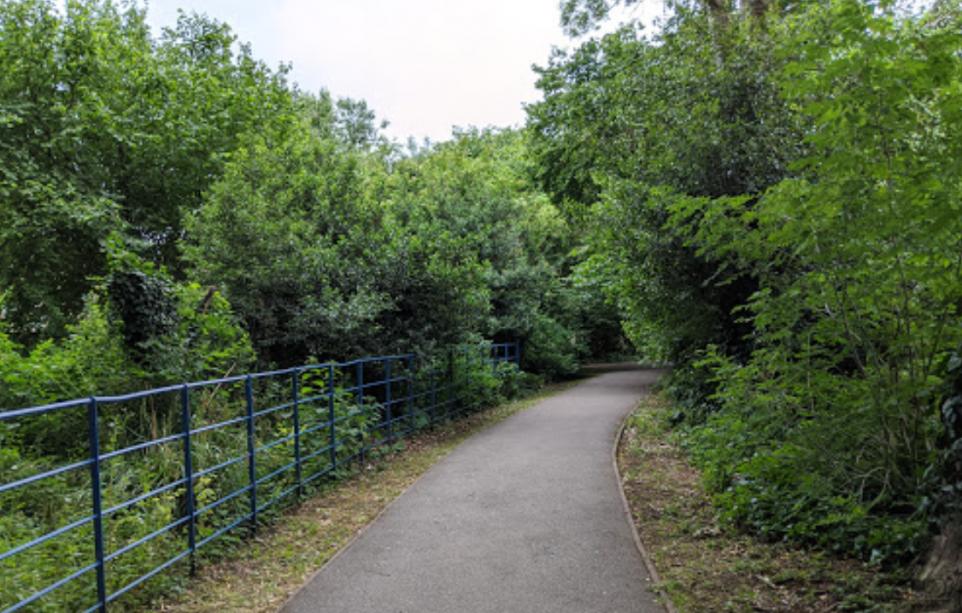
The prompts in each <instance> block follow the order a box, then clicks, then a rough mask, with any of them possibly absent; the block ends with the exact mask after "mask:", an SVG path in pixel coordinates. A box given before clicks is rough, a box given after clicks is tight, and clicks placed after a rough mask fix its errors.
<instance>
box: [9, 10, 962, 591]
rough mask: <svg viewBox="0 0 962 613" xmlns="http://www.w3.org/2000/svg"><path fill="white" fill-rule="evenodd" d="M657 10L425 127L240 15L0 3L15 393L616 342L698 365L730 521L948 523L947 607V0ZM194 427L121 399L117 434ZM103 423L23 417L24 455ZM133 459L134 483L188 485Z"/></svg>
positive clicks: (902, 529) (813, 542) (674, 386)
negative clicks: (518, 115) (242, 27)
mask: <svg viewBox="0 0 962 613" xmlns="http://www.w3.org/2000/svg"><path fill="white" fill-rule="evenodd" d="M635 2H636V0H621V1H619V0H610V1H607V0H565V1H564V2H562V21H563V23H564V24H565V25H566V27H567V28H568V30H569V31H570V33H571V34H572V35H577V36H580V38H577V39H574V40H575V42H576V45H575V47H574V48H573V49H572V50H570V51H561V50H558V51H555V52H553V54H552V56H551V59H550V61H549V63H548V64H547V65H546V66H544V67H542V68H539V69H537V73H538V86H539V87H540V89H541V91H542V92H543V94H544V99H543V100H542V101H540V102H537V103H535V104H532V105H530V106H529V107H528V109H527V111H528V126H527V127H526V129H525V130H508V129H506V130H499V129H485V130H478V129H473V128H472V129H464V130H459V131H456V132H455V133H454V134H453V135H452V138H451V139H450V140H449V141H447V142H444V143H440V144H434V145H428V146H425V147H423V148H417V147H412V148H409V149H407V150H405V149H404V148H402V147H400V146H398V145H397V144H395V143H393V142H391V141H390V140H389V139H387V138H386V137H384V135H383V134H382V132H381V130H380V127H379V125H380V124H378V122H377V118H376V115H375V114H374V112H373V111H372V110H371V109H370V108H368V107H367V105H366V103H364V102H363V101H357V100H349V99H343V100H337V99H335V98H334V97H332V96H331V95H330V94H329V93H327V92H325V91H321V92H318V93H309V92H304V91H300V90H298V89H297V88H296V87H294V86H293V85H291V84H290V83H288V81H287V72H288V69H287V67H285V66H280V67H278V68H277V69H272V68H269V67H267V66H265V65H264V64H263V63H261V62H259V61H257V60H256V59H255V56H254V54H253V52H252V50H251V49H250V48H249V47H247V46H245V45H243V44H239V43H238V41H236V39H235V37H234V35H233V34H232V33H231V31H230V29H229V27H228V26H226V25H225V24H221V23H217V22H214V21H212V20H210V19H207V18H205V17H201V16H197V15H187V14H185V15H182V16H181V18H180V19H179V21H178V23H177V25H176V26H174V27H172V28H170V29H167V30H165V31H164V32H162V33H159V35H157V36H155V35H154V34H152V33H151V32H150V31H149V29H148V28H147V27H146V25H145V23H144V15H143V11H142V9H140V8H138V7H137V6H135V5H128V4H126V3H122V4H117V3H113V2H110V1H109V0H68V2H67V3H66V8H65V10H64V11H63V12H62V13H60V12H58V11H57V10H56V9H55V5H56V4H57V3H55V2H53V0H7V1H0V65H2V66H3V67H4V69H3V71H2V72H0V218H2V219H3V220H4V223H3V224H0V258H2V267H0V381H3V384H2V387H0V407H2V408H4V409H9V408H13V407H18V406H26V405H31V404H38V403H43V402H48V401H53V400H58V399H64V398H69V397H83V396H86V395H89V394H91V393H94V392H95V391H96V392H98V393H112V392H122V391H130V390H137V389H147V388H150V387H154V386H157V385H162V384H167V383H177V382H181V381H184V380H187V379H201V378H209V377H216V376H222V375H227V374H235V373H239V372H243V371H245V370H249V369H252V368H255V367H261V368H269V367H274V366H279V367H283V366H288V365H294V364H302V363H305V362H308V361H310V360H312V359H321V360H323V359H328V358H333V359H341V358H348V357H355V356H358V355H363V354H385V353H396V352H414V353H417V354H419V355H421V356H423V357H424V359H425V360H426V361H427V362H429V363H430V362H431V361H432V360H437V359H438V358H439V357H441V356H443V352H444V349H445V348H446V347H449V346H452V345H456V344H459V343H478V342H480V341H482V340H483V339H487V340H495V341H502V340H520V341H521V342H522V344H523V348H524V350H523V358H524V360H523V366H524V368H525V369H526V370H528V371H531V372H534V373H537V374H538V375H539V376H543V377H563V376H566V375H569V374H571V373H572V372H574V370H575V369H576V368H577V365H578V361H579V360H580V359H584V358H586V357H589V356H593V357H599V356H604V355H611V354H623V353H625V352H626V351H628V346H627V345H626V341H625V339H626V338H627V339H630V341H631V344H632V346H633V347H634V348H635V349H636V350H637V351H639V352H640V353H641V354H642V355H643V356H644V358H645V359H648V360H664V361H669V362H671V363H672V364H673V365H674V370H673V373H672V375H671V380H670V382H669V390H670V392H671V393H672V395H673V397H674V399H675V401H676V402H677V403H678V406H679V407H680V409H679V411H678V413H677V415H676V416H675V420H674V421H675V424H676V426H677V427H678V428H679V431H680V432H683V433H684V435H685V441H686V443H685V444H686V446H687V448H688V450H689V452H690V454H691V457H692V458H693V460H694V461H695V462H696V463H697V465H698V466H699V467H700V468H701V469H702V470H703V471H704V473H705V475H706V479H707V486H708V489H709V492H710V493H711V494H712V496H713V500H714V502H715V504H717V505H718V508H719V509H720V510H721V514H722V517H723V518H724V519H725V520H726V521H727V522H729V523H730V524H731V525H734V526H738V527H741V528H744V529H746V530H750V531H752V532H754V533H757V534H761V535H763V536H765V537H766V538H770V539H772V540H784V541H787V542H793V543H797V544H805V545H809V546H814V547H818V548H821V549H827V550H831V551H832V552H834V553H837V554H841V555H847V556H854V557H856V558H858V559H861V560H863V561H864V562H865V563H867V564H872V565H878V566H882V567H897V566H904V565H906V564H909V563H911V562H913V561H918V560H921V559H923V558H924V556H925V555H927V554H926V552H927V551H928V550H929V544H930V542H931V537H932V536H934V535H936V534H940V533H941V539H940V540H939V541H937V542H938V543H939V546H938V547H937V548H936V549H935V554H934V555H933V557H932V559H931V560H930V564H929V567H928V570H927V571H926V578H927V580H929V581H930V583H931V584H932V585H942V586H947V587H946V590H947V591H948V592H952V591H953V590H954V591H955V593H956V597H957V598H958V597H959V596H958V594H960V593H962V587H960V586H962V577H960V576H959V574H958V570H957V567H958V565H957V564H951V563H945V561H946V560H953V559H958V558H959V552H960V551H962V542H960V534H962V533H959V531H957V530H956V531H953V530H951V529H950V528H951V527H952V526H953V525H957V523H958V521H959V513H960V503H959V500H960V492H962V478H960V474H962V470H960V456H962V440H960V433H962V428H960V426H959V424H960V419H962V417H960V415H962V408H960V407H962V403H960V400H959V398H960V397H962V391H960V387H959V385H960V384H959V380H960V373H962V366H960V364H962V357H960V356H962V315H960V309H962V215H960V207H962V204H960V202H962V199H960V196H962V181H960V177H962V172H960V171H962V149H960V147H962V144H960V143H962V141H960V139H959V138H957V135H958V134H959V133H962V112H960V109H962V82H960V75H962V55H960V50H962V14H960V12H959V9H958V5H957V3H954V2H951V1H946V0H935V1H934V2H930V3H923V5H922V6H921V7H915V6H914V5H912V4H911V3H906V4H902V3H900V2H899V1H898V0H883V1H881V2H869V1H867V0H806V1H805V2H771V1H769V0H744V1H742V2H737V3H736V2H734V1H733V0H732V1H729V0H673V1H671V2H669V3H668V11H667V13H666V15H667V16H666V17H665V19H664V21H663V23H660V24H659V25H658V26H656V27H654V28H652V29H651V30H650V31H651V33H650V34H648V33H646V32H645V31H643V30H642V28H641V27H640V25H639V24H637V23H632V22H629V23H626V24H624V25H623V26H622V27H620V28H618V29H616V30H615V31H614V32H611V33H609V34H606V35H604V36H593V35H591V33H592V31H593V29H594V28H595V26H597V25H598V24H599V23H600V22H602V21H603V20H605V19H606V18H607V16H608V14H609V12H610V10H611V8H612V7H613V6H615V5H618V4H622V5H631V4H634V3H635ZM622 330H623V331H624V332H622ZM481 391H483V390H478V392H479V393H480V392H481ZM225 393H227V392H225ZM171 406H173V405H171ZM223 406H227V404H226V403H225V404H223ZM204 410H206V411H209V412H210V416H211V417H222V416H223V415H226V413H224V414H222V413H219V412H218V411H224V410H226V409H223V408H222V405H220V404H218V403H217V402H212V403H211V404H210V406H205V408H204ZM175 416H176V412H175V411H173V410H172V409H171V407H170V406H159V405H158V406H144V407H142V408H139V409H137V410H132V409H128V410H126V411H118V412H117V414H116V415H112V416H111V420H113V421H111V422H110V423H111V426H110V427H111V428H115V429H116V432H117V433H118V434H117V436H118V438H117V440H116V441H114V442H115V443H118V444H119V443H120V442H121V441H122V440H134V439H133V437H135V436H145V435H150V436H154V435H163V434H165V433H169V432H172V431H174V430H172V428H174V427H175V426H174V423H175ZM84 428H85V424H84V422H83V416H82V415H79V414H78V415H74V416H72V417H70V416H66V415H65V416H63V417H62V418H58V419H57V420H41V419H38V420H36V421H35V423H32V424H30V425H28V426H27V427H24V428H4V429H3V430H0V437H2V438H0V448H2V458H3V459H2V462H4V464H3V466H4V467H6V468H5V471H6V472H7V473H9V474H27V473H28V472H29V471H30V470H34V469H40V468H42V467H43V466H46V465H48V463H49V462H50V461H51V460H50V459H51V458H55V457H61V458H62V457H72V456H71V454H78V453H82V451H83V449H84V445H85V444H86V443H85V441H84V439H83V436H81V435H78V433H82V432H85V430H84ZM124 437H127V438H124ZM218 444H219V443H218ZM224 444H225V445H226V444H227V443H224ZM215 446H216V445H215ZM212 457H213V456H212ZM122 468H123V469H124V470H126V471H127V472H124V470H120V469H118V471H117V476H116V477H111V478H112V479H113V478H116V479H117V480H118V481H117V482H118V483H121V482H122V483H123V486H122V487H121V489H122V490H123V491H125V492H127V493H130V494H133V493H135V492H138V491H140V492H143V491H148V489H150V485H151V484H152V483H157V482H158V481H156V478H159V476H161V475H163V476H165V477H169V476H172V475H175V474H176V468H175V465H174V464H169V463H168V464H164V463H163V462H159V461H156V460H151V461H150V462H148V461H146V460H145V461H144V462H143V463H141V464H138V463H137V462H131V463H129V465H127V466H124V467H122ZM24 471H26V472H24ZM54 489H55V488H54ZM58 496H59V497H62V496H64V492H61V491H59V490H57V491H51V492H48V493H47V494H44V495H42V496H38V497H37V499H36V500H34V501H32V502H29V503H28V502H26V501H23V500H17V499H12V501H10V502H4V503H3V504H4V505H11V506H9V507H7V506H5V507H4V508H5V509H7V508H10V509H13V510H14V511H16V513H19V514H20V515H17V517H18V519H17V520H15V521H13V523H12V524H10V525H9V526H6V527H5V528H4V529H5V530H13V531H16V530H27V531H30V530H35V529H39V528H38V526H42V525H47V526H49V525H52V524H49V523H47V524H44V523H43V522H46V521H48V519H50V518H51V517H53V516H57V517H61V518H62V517H63V515H62V514H60V510H58V509H54V508H52V507H51V505H52V504H53V503H52V502H51V500H54V499H56V498H57V497H58ZM88 502H89V501H85V500H82V499H79V498H78V499H76V500H70V501H68V502H67V503H66V504H65V505H62V508H63V509H64V512H65V513H66V512H67V511H66V509H72V508H77V509H79V508H81V507H84V508H86V507H85V506H84V505H87V503H88ZM164 504H166V505H167V506H163V505H161V506H160V507H158V509H155V511H156V513H157V514H158V516H160V515H163V514H164V513H170V512H172V511H171V509H173V508H175V507H174V506H172V505H175V504H176V501H168V502H167V503H164ZM24 505H25V506H24ZM71 505H73V506H71ZM152 512H154V511H152ZM11 516H12V515H11ZM48 516H49V517H48ZM131 521H135V520H133V519H132V520H131ZM138 529H139V528H138ZM31 534H32V533H31ZM130 534H139V533H138V532H137V530H135V529H133V528H131V532H130ZM953 535H954V536H953ZM17 538H20V537H17ZM5 542H7V541H5ZM9 542H10V543H11V544H13V543H15V542H18V541H17V539H13V540H11V541H9ZM86 542H89V541H86ZM88 554H89V552H86V551H81V550H80V549H78V550H77V552H76V555H77V559H80V557H82V556H83V555H88ZM57 555H58V556H62V555H64V554H63V552H59V553H57ZM953 556H955V557H953ZM48 563H49V559H47V560H46V561H44V560H43V559H41V560H39V561H38V562H36V565H37V567H38V568H41V567H44V565H45V564H48ZM23 568H24V572H27V573H29V572H30V571H29V569H30V564H29V563H28V564H26V565H25V566H24V567H23ZM38 572H41V574H42V572H46V571H38ZM953 573H954V574H953Z"/></svg>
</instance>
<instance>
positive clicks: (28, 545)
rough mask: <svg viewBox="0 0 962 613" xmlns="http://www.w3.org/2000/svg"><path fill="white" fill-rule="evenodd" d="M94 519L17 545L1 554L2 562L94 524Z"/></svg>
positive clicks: (85, 518) (86, 518)
mask: <svg viewBox="0 0 962 613" xmlns="http://www.w3.org/2000/svg"><path fill="white" fill-rule="evenodd" d="M93 519H94V516H93V515H90V516H87V517H84V518H83V519H78V520H77V521H75V522H72V523H69V524H67V525H66V526H61V527H60V528H57V529H56V530H54V531H53V532H48V533H46V534H44V535H42V536H38V537H37V538H35V539H33V540H32V541H28V542H26V543H23V544H22V545H17V546H16V547H14V548H13V549H8V550H6V551H4V552H3V553H0V561H3V560H6V559H7V558H9V557H11V556H15V555H17V554H18V553H20V552H21V551H26V550H28V549H30V548H32V547H35V546H37V545H40V544H41V543H44V542H46V541H49V540H50V539H52V538H54V537H57V536H60V535H61V534H64V533H65V532H70V531H71V530H73V529H74V528H79V527H80V526H82V525H84V524H87V523H90V522H92V521H93Z"/></svg>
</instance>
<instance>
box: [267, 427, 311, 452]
mask: <svg viewBox="0 0 962 613" xmlns="http://www.w3.org/2000/svg"><path fill="white" fill-rule="evenodd" d="M301 434H303V432H302V433H301ZM292 440H294V435H293V434H288V435H287V436H285V437H283V438H279V439H276V440H273V441H271V442H269V443H264V444H263V445H261V446H260V447H258V448H257V449H256V451H267V450H268V449H273V448H274V447H277V446H278V445H283V444H284V443H287V442H289V441H292Z"/></svg>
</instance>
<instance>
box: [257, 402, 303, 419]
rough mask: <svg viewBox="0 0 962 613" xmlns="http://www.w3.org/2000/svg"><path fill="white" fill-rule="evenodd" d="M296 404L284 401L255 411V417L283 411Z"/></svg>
mask: <svg viewBox="0 0 962 613" xmlns="http://www.w3.org/2000/svg"><path fill="white" fill-rule="evenodd" d="M293 406H294V403H293V402H284V403H282V404H279V405H277V406H273V407H269V408H267V409H261V410H260V411H256V412H255V413H254V417H264V416H265V415H270V414H271V413H277V412H278V411H283V410H284V409H290V408H291V407H293Z"/></svg>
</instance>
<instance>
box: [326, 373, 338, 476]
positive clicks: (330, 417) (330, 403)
mask: <svg viewBox="0 0 962 613" xmlns="http://www.w3.org/2000/svg"><path fill="white" fill-rule="evenodd" d="M327 423H328V424H329V425H330V427H329V429H328V430H329V434H330V437H331V450H330V451H331V470H332V471H333V470H335V469H337V434H336V432H335V430H334V365H333V364H329V365H328V367H327Z"/></svg>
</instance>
